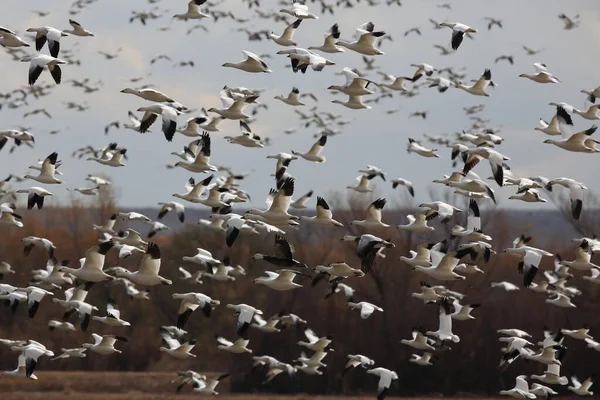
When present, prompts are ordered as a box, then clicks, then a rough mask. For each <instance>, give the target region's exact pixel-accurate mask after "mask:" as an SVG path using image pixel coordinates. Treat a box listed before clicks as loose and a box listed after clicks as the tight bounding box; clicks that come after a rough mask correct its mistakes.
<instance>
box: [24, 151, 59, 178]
mask: <svg viewBox="0 0 600 400" xmlns="http://www.w3.org/2000/svg"><path fill="white" fill-rule="evenodd" d="M57 160H58V153H57V152H53V153H52V154H50V155H49V156H48V157H46V158H45V159H44V161H43V163H42V167H41V170H40V173H39V175H37V176H32V175H29V174H28V175H25V176H24V177H23V178H24V179H33V180H34V181H37V182H40V183H46V184H61V183H63V182H62V181H61V180H60V179H57V178H56V177H55V176H54V175H55V173H56V162H57Z"/></svg>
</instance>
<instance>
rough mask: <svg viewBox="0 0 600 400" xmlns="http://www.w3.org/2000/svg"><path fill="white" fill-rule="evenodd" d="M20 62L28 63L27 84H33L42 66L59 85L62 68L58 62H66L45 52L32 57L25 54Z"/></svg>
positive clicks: (42, 69) (40, 72)
mask: <svg viewBox="0 0 600 400" xmlns="http://www.w3.org/2000/svg"><path fill="white" fill-rule="evenodd" d="M21 61H22V62H28V63H29V72H28V83H29V86H33V85H34V84H35V82H36V81H37V80H38V78H39V77H40V75H41V74H42V71H44V68H45V67H47V68H48V71H50V75H52V79H54V82H55V83H56V84H57V85H60V82H61V79H62V70H61V68H60V65H59V64H66V63H67V62H66V61H64V60H61V59H59V58H54V57H50V56H48V55H46V54H37V55H35V56H33V57H31V56H26V57H23V59H22V60H21Z"/></svg>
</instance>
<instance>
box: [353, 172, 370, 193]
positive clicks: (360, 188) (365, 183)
mask: <svg viewBox="0 0 600 400" xmlns="http://www.w3.org/2000/svg"><path fill="white" fill-rule="evenodd" d="M375 176H376V175H360V176H358V177H356V181H357V182H358V184H357V185H356V186H346V189H351V190H354V191H355V192H359V193H368V192H372V191H373V189H371V188H370V187H369V182H370V181H371V179H373V178H375Z"/></svg>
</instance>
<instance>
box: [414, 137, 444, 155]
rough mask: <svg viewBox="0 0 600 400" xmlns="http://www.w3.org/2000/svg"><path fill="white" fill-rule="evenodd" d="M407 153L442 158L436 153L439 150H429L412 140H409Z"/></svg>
mask: <svg viewBox="0 0 600 400" xmlns="http://www.w3.org/2000/svg"><path fill="white" fill-rule="evenodd" d="M406 151H408V152H409V153H416V154H418V155H420V156H422V157H426V158H431V157H435V158H440V156H439V155H438V154H437V153H436V151H437V149H428V148H426V147H424V146H423V145H421V143H420V142H419V141H417V140H415V139H412V138H408V147H407V150H406Z"/></svg>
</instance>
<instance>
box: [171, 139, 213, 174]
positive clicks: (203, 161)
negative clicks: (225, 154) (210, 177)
mask: <svg viewBox="0 0 600 400" xmlns="http://www.w3.org/2000/svg"><path fill="white" fill-rule="evenodd" d="M201 140H202V141H201V144H202V146H201V147H200V151H198V154H197V155H196V158H194V160H193V161H191V162H190V161H178V162H177V163H175V166H176V167H181V168H183V169H186V170H188V171H190V172H196V173H198V172H207V171H217V170H218V169H217V167H215V166H214V165H211V164H210V153H211V140H210V135H209V134H208V132H202V137H201Z"/></svg>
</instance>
